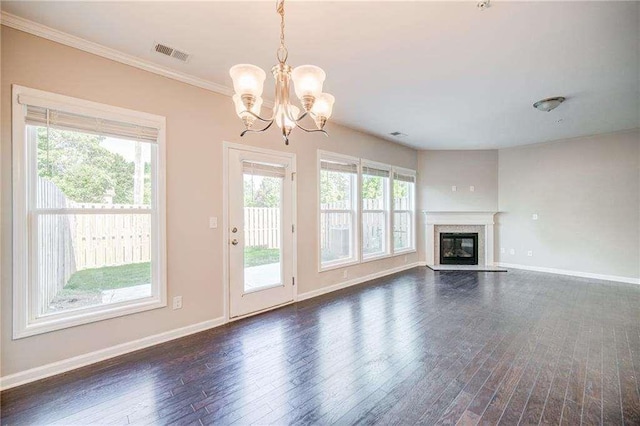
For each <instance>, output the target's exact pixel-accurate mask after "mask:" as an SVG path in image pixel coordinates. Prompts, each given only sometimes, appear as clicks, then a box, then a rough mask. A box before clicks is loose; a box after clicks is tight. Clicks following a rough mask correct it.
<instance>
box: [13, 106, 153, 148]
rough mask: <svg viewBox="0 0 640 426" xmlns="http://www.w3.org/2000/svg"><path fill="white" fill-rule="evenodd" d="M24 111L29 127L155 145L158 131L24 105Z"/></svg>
mask: <svg viewBox="0 0 640 426" xmlns="http://www.w3.org/2000/svg"><path fill="white" fill-rule="evenodd" d="M26 110H27V111H26V115H25V123H26V124H29V125H34V126H46V127H52V128H57V129H61V130H74V131H81V132H85V133H93V134H98V135H103V136H111V137H115V138H124V139H133V140H137V141H144V142H151V143H156V142H157V140H158V129H156V128H153V127H145V126H139V125H135V124H130V123H122V122H118V121H114V120H106V119H102V118H96V117H88V116H84V115H79V114H73V113H70V112H65V111H59V110H54V109H49V108H44V107H39V106H33V105H26Z"/></svg>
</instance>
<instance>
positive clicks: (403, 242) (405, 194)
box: [393, 170, 416, 253]
mask: <svg viewBox="0 0 640 426" xmlns="http://www.w3.org/2000/svg"><path fill="white" fill-rule="evenodd" d="M415 181H416V177H415V173H414V172H411V171H408V170H407V171H400V170H394V174H393V250H394V253H398V252H402V251H409V250H414V249H415Z"/></svg>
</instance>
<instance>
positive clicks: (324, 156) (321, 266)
mask: <svg viewBox="0 0 640 426" xmlns="http://www.w3.org/2000/svg"><path fill="white" fill-rule="evenodd" d="M322 160H327V161H336V162H347V163H353V164H355V165H356V169H357V170H356V178H355V180H354V185H353V187H352V188H351V192H352V193H351V197H352V199H353V200H354V201H353V202H354V207H353V210H344V211H341V210H330V211H331V212H334V213H350V214H351V221H352V225H353V236H352V238H351V244H352V245H353V248H352V249H353V257H352V258H350V259H345V260H334V261H329V262H324V263H323V262H322V237H321V232H322V212H323V211H322V210H321V208H322V207H321V203H320V197H321V191H322V184H321V173H322V166H321V163H322ZM360 169H361V167H360V159H359V158H357V157H351V156H348V155H342V154H335V153H333V152H328V151H322V150H318V158H317V170H318V175H317V177H318V186H317V190H318V193H317V194H316V201H317V203H318V208H317V209H316V212H317V214H318V222H317V223H318V230H317V233H316V235H317V237H318V272H323V271H329V270H332V269H337V268H343V267H345V266H350V265H356V264H358V263H360V225H359V223H360V215H359V211H360V185H361V182H360V180H361V178H360Z"/></svg>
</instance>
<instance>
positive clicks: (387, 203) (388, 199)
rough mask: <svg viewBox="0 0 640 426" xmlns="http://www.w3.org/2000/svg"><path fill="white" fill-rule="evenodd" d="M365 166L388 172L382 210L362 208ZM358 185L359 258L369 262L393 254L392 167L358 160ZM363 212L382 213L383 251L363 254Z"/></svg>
mask: <svg viewBox="0 0 640 426" xmlns="http://www.w3.org/2000/svg"><path fill="white" fill-rule="evenodd" d="M365 167H371V168H376V169H380V170H386V171H388V172H389V178H388V179H387V186H386V188H384V190H383V197H384V200H383V203H384V208H383V210H365V209H364V201H363V199H362V184H363V181H364V172H363V170H364V168H365ZM359 180H360V186H359V188H358V189H359V194H358V195H359V201H360V206H361V209H360V210H359V211H358V216H359V223H360V235H361V239H360V247H361V259H362V262H363V263H364V262H371V261H374V260H379V259H384V258H387V257H391V256H392V254H393V244H392V240H391V239H392V238H393V232H392V231H393V229H392V228H391V226H392V225H393V222H392V218H391V216H392V215H391V207H392V206H391V203H392V202H393V198H392V195H391V192H392V191H393V186H392V185H393V167H392V166H390V165H388V164H384V163H378V162H375V161H371V160H364V159H361V160H360V179H359ZM364 213H384V218H385V220H384V223H385V227H386V229H385V247H384V252H383V253H376V254H372V255H365V254H364V241H363V238H364V231H363V229H364Z"/></svg>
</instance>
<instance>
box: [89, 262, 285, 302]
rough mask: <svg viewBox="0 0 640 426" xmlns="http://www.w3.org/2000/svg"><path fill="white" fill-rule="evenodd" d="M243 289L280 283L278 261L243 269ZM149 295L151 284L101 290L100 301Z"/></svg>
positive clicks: (131, 298)
mask: <svg viewBox="0 0 640 426" xmlns="http://www.w3.org/2000/svg"><path fill="white" fill-rule="evenodd" d="M244 281H245V291H255V290H258V289H260V288H262V287H272V286H275V285H278V284H281V283H282V277H281V271H280V263H269V264H267V265H260V266H252V267H250V268H245V270H244ZM149 296H151V284H142V285H135V286H132V287H123V288H116V289H113V290H103V291H102V303H103V304H105V303H117V302H124V301H126V300H133V299H142V298H144V297H149Z"/></svg>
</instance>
